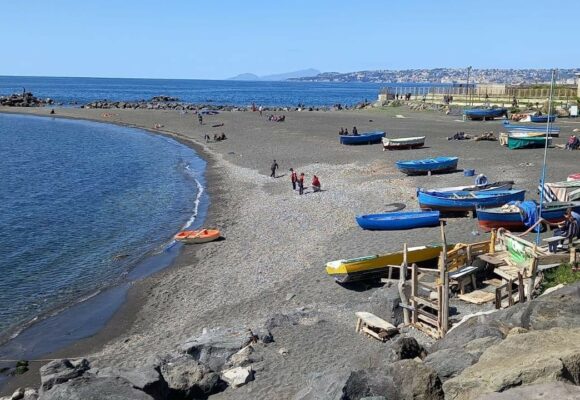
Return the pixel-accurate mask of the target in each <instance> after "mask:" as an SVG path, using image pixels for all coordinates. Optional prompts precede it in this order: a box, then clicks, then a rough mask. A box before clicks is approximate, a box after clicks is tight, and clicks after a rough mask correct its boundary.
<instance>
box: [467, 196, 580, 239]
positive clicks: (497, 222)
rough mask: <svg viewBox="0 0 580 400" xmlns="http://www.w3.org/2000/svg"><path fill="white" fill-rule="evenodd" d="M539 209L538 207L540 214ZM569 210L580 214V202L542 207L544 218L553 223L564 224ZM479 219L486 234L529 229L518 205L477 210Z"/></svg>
mask: <svg viewBox="0 0 580 400" xmlns="http://www.w3.org/2000/svg"><path fill="white" fill-rule="evenodd" d="M539 208H540V207H539V206H537V212H538V213H539ZM568 208H572V211H575V212H580V201H573V202H562V201H552V202H549V203H544V205H543V206H542V218H543V219H545V220H547V221H549V222H551V223H558V222H562V221H563V220H564V214H565V213H566V210H567V209H568ZM477 219H478V221H479V226H480V227H481V228H482V229H483V230H484V231H486V232H489V231H491V230H492V229H497V228H505V229H508V230H510V231H512V232H518V231H524V230H526V229H527V228H528V227H527V226H526V225H525V223H524V219H525V216H524V215H522V209H521V208H519V207H518V205H517V204H514V205H509V206H508V205H505V206H503V207H494V208H488V209H485V210H477Z"/></svg>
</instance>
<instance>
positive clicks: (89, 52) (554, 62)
mask: <svg viewBox="0 0 580 400" xmlns="http://www.w3.org/2000/svg"><path fill="white" fill-rule="evenodd" d="M579 22H580V0H559V1H546V0H542V1H538V0H530V1H520V0H503V1H497V0H488V1H469V0H463V1H460V0H366V1H343V0H334V1H326V0H323V1H317V0H310V1H303V0H294V1H292V0H290V1H288V0H287V1H283V2H278V1H272V0H269V1H252V0H245V1H243V0H241V1H233V0H232V1H229V0H222V1H212V0H206V1H203V2H201V1H195V0H192V1H186V0H161V1H160V0H138V1H137V0H118V1H112V0H100V1H90V0H51V1H48V0H27V1H3V2H2V5H1V8H0V37H2V46H1V47H0V55H1V56H0V75H41V76H94V77H143V78H199V79H224V78H228V77H231V76H234V75H237V74H239V73H243V72H253V73H256V74H258V75H266V74H271V73H281V72H288V71H294V70H299V69H305V68H316V69H319V70H321V71H339V72H349V71H358V70H366V69H406V68H435V67H465V66H467V65H472V66H473V67H474V68H494V67H495V68H540V67H542V68H550V67H558V68H575V67H578V66H580V46H579V45H578V41H579V34H578V27H579ZM574 42H575V43H574Z"/></svg>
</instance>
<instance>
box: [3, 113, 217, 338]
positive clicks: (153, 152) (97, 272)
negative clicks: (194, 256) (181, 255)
mask: <svg viewBox="0 0 580 400" xmlns="http://www.w3.org/2000/svg"><path fill="white" fill-rule="evenodd" d="M204 170H205V162H204V161H203V160H202V159H201V158H199V157H198V156H197V154H196V153H195V152H194V151H193V150H192V149H190V148H188V147H185V146H183V145H181V144H179V143H177V142H175V141H173V140H170V139H166V138H164V137H160V136H155V135H152V134H149V133H147V132H145V131H140V130H137V129H132V128H125V127H119V126H113V125H107V124H99V123H92V122H82V121H72V120H63V119H51V118H39V117H29V116H13V115H3V114H0V304H1V306H0V333H1V332H2V331H6V329H7V328H9V327H12V326H14V325H16V324H19V323H23V322H27V321H30V320H31V319H33V318H35V317H36V316H38V315H41V314H43V313H45V312H46V311H49V310H54V309H58V308H60V307H63V306H67V305H70V304H71V303H74V302H77V301H78V300H79V299H81V298H83V297H88V296H91V295H92V294H94V293H95V292H97V291H99V290H100V289H103V288H105V287H108V286H111V285H114V284H115V283H118V282H120V281H122V280H123V279H124V277H125V276H126V275H127V274H128V273H129V271H131V269H132V267H133V266H135V265H136V264H137V263H138V262H140V261H142V260H143V259H144V258H145V257H147V256H148V255H152V254H154V253H156V252H159V251H163V249H164V247H166V246H168V244H169V243H170V242H171V238H172V235H173V234H174V233H175V232H176V231H178V230H179V229H180V228H182V227H183V226H185V225H187V224H188V223H190V222H192V220H193V219H194V215H195V214H196V213H197V210H198V205H199V200H200V199H199V197H200V195H201V193H202V192H203V185H204V178H203V173H204ZM201 198H202V201H203V196H201ZM205 201H207V200H205Z"/></svg>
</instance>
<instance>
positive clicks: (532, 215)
mask: <svg viewBox="0 0 580 400" xmlns="http://www.w3.org/2000/svg"><path fill="white" fill-rule="evenodd" d="M518 207H519V208H520V210H522V213H521V214H520V215H521V217H522V222H523V223H524V225H526V226H527V227H528V228H529V227H531V226H532V225H534V224H535V223H536V222H538V217H539V215H538V205H537V204H536V202H535V201H531V200H526V201H522V202H521V203H520V204H518Z"/></svg>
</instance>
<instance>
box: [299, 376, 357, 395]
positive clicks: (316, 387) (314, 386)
mask: <svg viewBox="0 0 580 400" xmlns="http://www.w3.org/2000/svg"><path fill="white" fill-rule="evenodd" d="M350 374H351V373H350V372H348V371H335V370H334V371H322V372H317V373H315V374H314V375H312V376H311V377H310V382H309V383H308V384H307V385H305V386H304V387H303V388H302V389H301V390H300V391H299V392H298V393H297V394H296V395H295V396H294V400H342V399H344V397H343V390H344V386H345V382H346V381H347V380H348V378H349V376H350Z"/></svg>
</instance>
